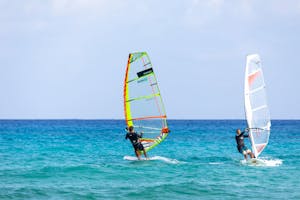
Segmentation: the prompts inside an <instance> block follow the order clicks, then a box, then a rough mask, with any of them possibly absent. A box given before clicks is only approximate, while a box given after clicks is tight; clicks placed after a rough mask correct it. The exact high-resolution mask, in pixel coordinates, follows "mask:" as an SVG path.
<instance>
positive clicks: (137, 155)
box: [134, 150, 141, 160]
mask: <svg viewBox="0 0 300 200" xmlns="http://www.w3.org/2000/svg"><path fill="white" fill-rule="evenodd" d="M134 152H135V155H136V157H137V158H138V159H139V160H140V159H141V157H140V153H139V151H138V150H135V151H134Z"/></svg>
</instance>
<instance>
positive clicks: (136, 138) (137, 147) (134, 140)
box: [125, 126, 148, 160]
mask: <svg viewBox="0 0 300 200" xmlns="http://www.w3.org/2000/svg"><path fill="white" fill-rule="evenodd" d="M126 129H127V130H128V132H127V134H126V137H125V139H126V140H127V139H128V138H129V140H130V142H131V144H132V146H133V148H134V152H135V155H136V157H137V158H138V159H139V160H140V159H141V156H140V151H143V152H144V156H145V158H148V157H147V154H146V151H145V148H144V146H143V144H142V143H141V141H140V138H141V137H142V134H143V133H140V134H138V133H136V132H135V131H134V130H133V126H129V127H128V128H126Z"/></svg>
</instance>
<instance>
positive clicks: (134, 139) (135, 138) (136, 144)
mask: <svg viewBox="0 0 300 200" xmlns="http://www.w3.org/2000/svg"><path fill="white" fill-rule="evenodd" d="M141 137H142V136H141V135H139V134H137V133H136V132H132V133H130V132H128V133H127V134H126V137H125V139H126V140H127V139H128V138H129V140H130V142H131V144H132V146H133V148H134V150H140V151H143V150H144V146H143V145H142V143H141V142H140V141H139V138H141Z"/></svg>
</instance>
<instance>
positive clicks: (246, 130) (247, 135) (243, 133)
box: [242, 128, 249, 137]
mask: <svg viewBox="0 0 300 200" xmlns="http://www.w3.org/2000/svg"><path fill="white" fill-rule="evenodd" d="M245 133H247V134H245ZM242 135H244V137H249V128H246V129H245V130H244V131H243V132H242Z"/></svg>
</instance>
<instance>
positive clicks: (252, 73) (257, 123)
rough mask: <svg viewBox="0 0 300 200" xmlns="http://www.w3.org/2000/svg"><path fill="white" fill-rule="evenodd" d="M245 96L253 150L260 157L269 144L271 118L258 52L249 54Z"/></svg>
mask: <svg viewBox="0 0 300 200" xmlns="http://www.w3.org/2000/svg"><path fill="white" fill-rule="evenodd" d="M244 98H245V114H246V119H247V124H248V128H249V135H250V140H251V145H252V151H253V153H254V155H255V157H258V156H259V155H260V154H261V152H262V151H263V150H264V148H265V147H266V146H267V144H268V141H269V135H270V127H271V120H270V113H269V108H268V104H267V98H266V87H265V82H264V77H263V71H262V66H261V61H260V57H259V55H257V54H253V55H248V56H247V63H246V70H245V86H244Z"/></svg>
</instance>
